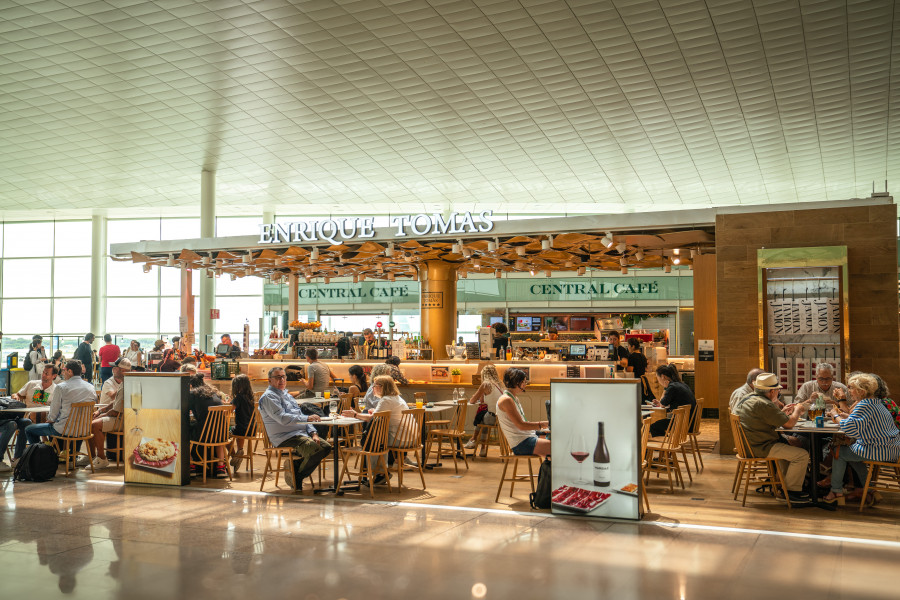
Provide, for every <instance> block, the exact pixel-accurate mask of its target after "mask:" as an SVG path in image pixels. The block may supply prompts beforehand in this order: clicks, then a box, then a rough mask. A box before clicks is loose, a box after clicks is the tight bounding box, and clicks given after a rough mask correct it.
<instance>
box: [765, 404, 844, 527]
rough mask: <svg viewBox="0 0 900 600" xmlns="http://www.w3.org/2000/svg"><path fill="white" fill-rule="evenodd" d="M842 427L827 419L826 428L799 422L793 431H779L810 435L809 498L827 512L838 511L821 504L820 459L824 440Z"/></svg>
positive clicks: (831, 506)
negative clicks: (819, 487) (819, 485)
mask: <svg viewBox="0 0 900 600" xmlns="http://www.w3.org/2000/svg"><path fill="white" fill-rule="evenodd" d="M840 430H841V429H840V427H838V425H837V423H832V422H831V420H830V419H828V418H827V417H826V420H825V426H824V427H816V425H815V422H813V421H807V420H803V421H798V422H797V424H796V425H794V427H793V428H792V429H784V428H779V429H778V431H780V432H782V433H788V434H790V433H808V434H810V436H809V455H810V461H809V467H810V469H811V471H810V472H811V474H812V475H811V478H810V479H811V480H810V486H809V497H810V500H811V501H812V503H813V504H815V505H816V506H818V507H819V508H824V509H826V510H837V507H835V506H834V505H833V504H826V503H824V502H819V489H818V485H816V482H817V480H818V478H819V462H820V457H821V455H822V438H823V437H824V436H826V435H834V434H835V433H839V432H840Z"/></svg>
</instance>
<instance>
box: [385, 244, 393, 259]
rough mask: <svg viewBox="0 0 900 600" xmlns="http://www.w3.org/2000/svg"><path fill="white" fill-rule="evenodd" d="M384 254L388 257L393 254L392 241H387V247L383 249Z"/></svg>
mask: <svg viewBox="0 0 900 600" xmlns="http://www.w3.org/2000/svg"><path fill="white" fill-rule="evenodd" d="M384 255H385V256H386V257H388V258H391V257H393V256H394V242H389V243H388V245H387V248H385V249H384Z"/></svg>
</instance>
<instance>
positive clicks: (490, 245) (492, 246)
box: [487, 241, 497, 252]
mask: <svg viewBox="0 0 900 600" xmlns="http://www.w3.org/2000/svg"><path fill="white" fill-rule="evenodd" d="M487 251H488V252H496V251H497V242H493V241H492V242H488V248H487Z"/></svg>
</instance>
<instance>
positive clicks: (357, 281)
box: [353, 275, 359, 283]
mask: <svg viewBox="0 0 900 600" xmlns="http://www.w3.org/2000/svg"><path fill="white" fill-rule="evenodd" d="M353 283H359V275H354V276H353Z"/></svg>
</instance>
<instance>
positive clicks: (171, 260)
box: [166, 254, 175, 267]
mask: <svg viewBox="0 0 900 600" xmlns="http://www.w3.org/2000/svg"><path fill="white" fill-rule="evenodd" d="M166 266H167V267H174V266H175V257H174V256H172V255H171V254H170V255H169V258H167V259H166Z"/></svg>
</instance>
